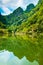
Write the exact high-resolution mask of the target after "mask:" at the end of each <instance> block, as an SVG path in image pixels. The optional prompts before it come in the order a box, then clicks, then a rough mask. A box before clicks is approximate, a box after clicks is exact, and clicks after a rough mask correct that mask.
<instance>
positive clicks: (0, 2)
mask: <svg viewBox="0 0 43 65" xmlns="http://www.w3.org/2000/svg"><path fill="white" fill-rule="evenodd" d="M30 3H33V4H34V5H36V4H37V3H38V0H0V12H1V13H2V14H3V15H7V14H10V13H11V12H12V11H13V10H15V9H16V8H18V7H22V8H23V9H24V10H25V9H26V6H27V5H28V4H30Z"/></svg>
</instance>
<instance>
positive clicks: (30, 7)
mask: <svg viewBox="0 0 43 65" xmlns="http://www.w3.org/2000/svg"><path fill="white" fill-rule="evenodd" d="M34 7H35V6H34V4H29V5H28V6H27V8H26V12H30V11H31V10H32V9H33V8H34Z"/></svg>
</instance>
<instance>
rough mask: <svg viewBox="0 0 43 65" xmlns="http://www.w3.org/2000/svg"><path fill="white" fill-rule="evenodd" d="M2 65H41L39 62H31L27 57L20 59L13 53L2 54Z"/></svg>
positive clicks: (0, 59)
mask: <svg viewBox="0 0 43 65" xmlns="http://www.w3.org/2000/svg"><path fill="white" fill-rule="evenodd" d="M0 65H39V64H38V62H37V61H34V62H29V61H28V60H27V59H26V57H23V58H22V59H19V58H18V57H16V56H15V55H13V53H12V52H8V51H4V52H1V53H0Z"/></svg>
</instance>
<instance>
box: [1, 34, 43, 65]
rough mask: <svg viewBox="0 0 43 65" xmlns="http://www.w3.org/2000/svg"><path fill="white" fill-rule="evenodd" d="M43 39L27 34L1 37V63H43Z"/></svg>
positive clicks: (16, 64) (12, 64) (33, 64)
mask: <svg viewBox="0 0 43 65" xmlns="http://www.w3.org/2000/svg"><path fill="white" fill-rule="evenodd" d="M42 39H43V38H30V37H29V36H27V35H25V36H13V37H12V36H11V37H0V65H43V40H42ZM4 49H5V51H1V50H4ZM6 50H8V51H6Z"/></svg>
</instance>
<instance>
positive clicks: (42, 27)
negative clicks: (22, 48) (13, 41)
mask: <svg viewBox="0 0 43 65" xmlns="http://www.w3.org/2000/svg"><path fill="white" fill-rule="evenodd" d="M31 12H34V14H33V15H32V16H30V17H28V18H27V20H26V21H25V22H22V24H21V25H20V26H17V28H18V29H17V32H25V33H27V34H30V35H32V33H33V34H34V35H35V36H36V35H37V34H40V35H43V1H42V2H40V3H39V4H38V5H37V6H36V7H35V8H34V10H33V11H31ZM31 12H30V13H31ZM28 14H29V13H28Z"/></svg>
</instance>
